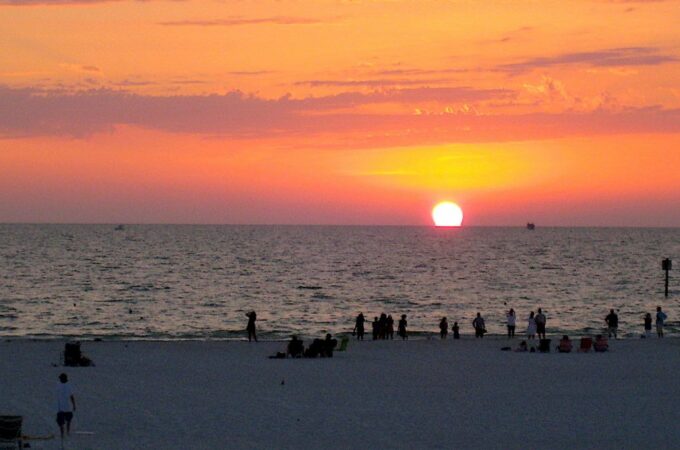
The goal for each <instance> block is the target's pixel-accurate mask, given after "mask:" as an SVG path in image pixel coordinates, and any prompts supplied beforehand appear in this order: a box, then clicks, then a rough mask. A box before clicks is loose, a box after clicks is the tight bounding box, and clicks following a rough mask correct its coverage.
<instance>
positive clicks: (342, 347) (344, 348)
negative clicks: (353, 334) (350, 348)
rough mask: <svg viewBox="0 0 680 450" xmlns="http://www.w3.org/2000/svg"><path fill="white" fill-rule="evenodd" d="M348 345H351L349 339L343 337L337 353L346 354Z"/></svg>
mask: <svg viewBox="0 0 680 450" xmlns="http://www.w3.org/2000/svg"><path fill="white" fill-rule="evenodd" d="M348 344H349V338H348V337H347V336H345V337H343V338H342V339H341V340H340V347H339V348H338V349H337V350H336V352H346V351H347V345H348Z"/></svg>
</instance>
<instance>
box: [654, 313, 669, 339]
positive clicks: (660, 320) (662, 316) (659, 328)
mask: <svg viewBox="0 0 680 450" xmlns="http://www.w3.org/2000/svg"><path fill="white" fill-rule="evenodd" d="M667 318H668V316H667V315H666V313H665V312H663V311H661V306H657V307H656V335H657V336H659V337H660V338H662V337H663V325H664V322H665V321H666V319H667Z"/></svg>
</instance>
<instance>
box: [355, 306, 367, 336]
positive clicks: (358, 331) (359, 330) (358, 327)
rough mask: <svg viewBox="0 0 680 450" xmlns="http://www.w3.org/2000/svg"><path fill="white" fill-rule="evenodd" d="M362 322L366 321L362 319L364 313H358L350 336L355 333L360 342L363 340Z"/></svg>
mask: <svg viewBox="0 0 680 450" xmlns="http://www.w3.org/2000/svg"><path fill="white" fill-rule="evenodd" d="M364 322H366V319H365V318H364V313H359V315H358V316H357V320H356V323H355V325H354V331H353V332H352V334H354V333H356V335H357V339H358V340H360V341H363V340H364Z"/></svg>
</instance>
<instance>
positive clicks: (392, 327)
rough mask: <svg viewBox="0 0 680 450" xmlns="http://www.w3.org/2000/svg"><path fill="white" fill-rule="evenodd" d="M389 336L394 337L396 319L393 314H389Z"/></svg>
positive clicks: (389, 337)
mask: <svg viewBox="0 0 680 450" xmlns="http://www.w3.org/2000/svg"><path fill="white" fill-rule="evenodd" d="M387 338H388V339H394V319H393V318H392V314H390V315H388V316H387Z"/></svg>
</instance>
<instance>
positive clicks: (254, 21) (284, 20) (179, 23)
mask: <svg viewBox="0 0 680 450" xmlns="http://www.w3.org/2000/svg"><path fill="white" fill-rule="evenodd" d="M335 20H337V19H315V18H311V17H289V16H274V17H241V16H235V17H228V18H225V19H194V20H191V19H188V20H173V21H166V22H158V24H159V25H163V26H172V27H186V26H199V27H237V26H242V25H261V24H273V25H315V24H320V23H328V22H331V21H335Z"/></svg>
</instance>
